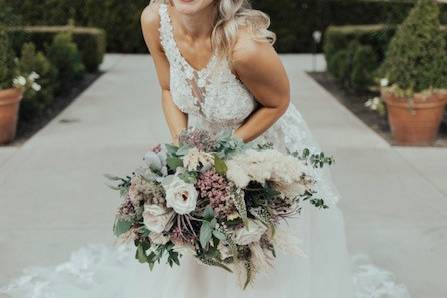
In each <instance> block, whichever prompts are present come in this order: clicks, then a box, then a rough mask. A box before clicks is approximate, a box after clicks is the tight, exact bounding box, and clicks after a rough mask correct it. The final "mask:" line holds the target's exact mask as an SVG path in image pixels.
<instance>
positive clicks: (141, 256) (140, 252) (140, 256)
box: [135, 244, 148, 263]
mask: <svg viewBox="0 0 447 298" xmlns="http://www.w3.org/2000/svg"><path fill="white" fill-rule="evenodd" d="M135 258H136V259H137V260H138V262H140V263H146V262H147V261H148V260H147V256H146V251H145V249H144V247H143V245H142V244H140V245H138V247H137V252H136V256H135Z"/></svg>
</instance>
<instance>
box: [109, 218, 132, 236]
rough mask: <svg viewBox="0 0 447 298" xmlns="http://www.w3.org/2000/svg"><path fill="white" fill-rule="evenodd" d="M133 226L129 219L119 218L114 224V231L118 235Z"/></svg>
mask: <svg viewBox="0 0 447 298" xmlns="http://www.w3.org/2000/svg"><path fill="white" fill-rule="evenodd" d="M131 227H132V223H131V222H130V221H127V220H123V219H119V218H117V219H116V220H115V224H114V225H113V233H114V235H115V236H116V237H119V236H121V235H122V234H124V233H126V232H128V231H129V230H130V228H131Z"/></svg>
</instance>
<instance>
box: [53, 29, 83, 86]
mask: <svg viewBox="0 0 447 298" xmlns="http://www.w3.org/2000/svg"><path fill="white" fill-rule="evenodd" d="M47 55H48V59H49V60H50V62H51V64H52V65H53V66H54V67H55V68H56V70H57V82H58V84H57V85H56V94H60V93H61V92H62V91H63V90H67V89H69V88H70V87H71V85H73V82H74V81H76V80H79V79H81V78H82V77H83V74H84V71H85V67H84V65H83V64H82V61H81V56H80V54H79V51H78V47H77V46H76V44H75V43H74V42H73V40H72V35H71V34H70V33H68V32H66V33H59V34H57V35H55V36H54V39H53V42H52V43H51V45H50V46H49V47H48V50H47Z"/></svg>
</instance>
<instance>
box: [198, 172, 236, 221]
mask: <svg viewBox="0 0 447 298" xmlns="http://www.w3.org/2000/svg"><path fill="white" fill-rule="evenodd" d="M232 187H233V185H232V184H231V183H229V182H228V181H227V180H226V179H225V178H224V177H222V176H220V175H219V174H217V173H216V172H215V171H214V170H209V171H206V172H204V173H201V174H200V176H199V179H198V181H197V188H198V189H199V193H200V196H201V197H202V198H207V199H209V200H210V204H211V207H212V208H213V209H214V212H215V213H216V215H217V217H220V218H226V217H227V216H228V215H230V214H233V213H234V212H235V211H236V207H235V205H234V203H233V200H232V199H231V198H230V193H231V189H232Z"/></svg>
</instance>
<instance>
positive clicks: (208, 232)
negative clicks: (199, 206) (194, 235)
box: [199, 221, 213, 248]
mask: <svg viewBox="0 0 447 298" xmlns="http://www.w3.org/2000/svg"><path fill="white" fill-rule="evenodd" d="M212 233H213V230H212V229H211V227H210V224H209V223H208V222H206V221H204V222H203V223H202V226H201V227H200V237H199V238H200V245H201V246H202V247H203V248H206V246H207V245H208V243H209V242H210V240H211V237H212Z"/></svg>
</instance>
